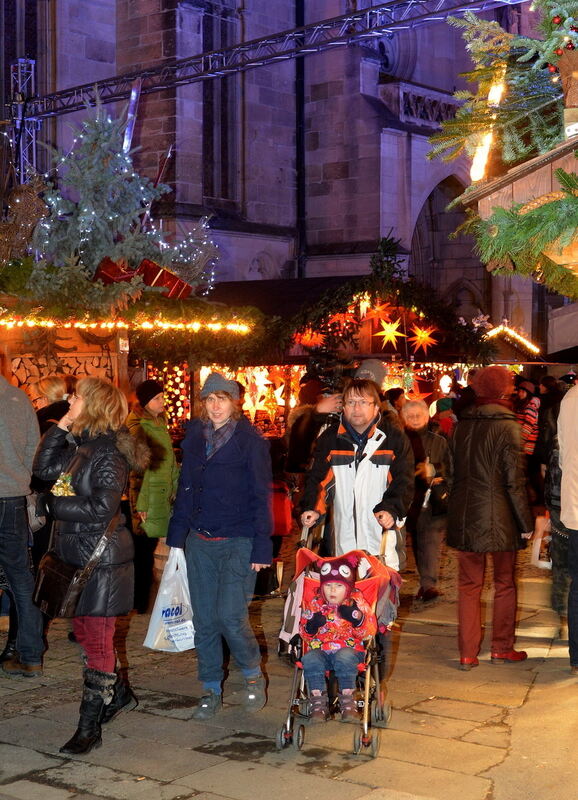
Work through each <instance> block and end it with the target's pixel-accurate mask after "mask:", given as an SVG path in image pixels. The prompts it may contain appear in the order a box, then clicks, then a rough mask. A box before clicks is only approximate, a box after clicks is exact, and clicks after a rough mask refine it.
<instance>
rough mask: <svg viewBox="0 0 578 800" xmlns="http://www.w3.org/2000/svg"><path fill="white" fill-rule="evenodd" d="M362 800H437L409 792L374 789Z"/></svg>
mask: <svg viewBox="0 0 578 800" xmlns="http://www.w3.org/2000/svg"><path fill="white" fill-rule="evenodd" d="M360 800H435V798H433V797H432V796H431V795H428V796H427V797H425V795H423V794H420V795H419V796H418V795H417V794H409V793H408V792H397V791H395V790H394V789H374V790H373V791H372V792H370V793H369V794H366V795H364V796H363V797H361V798H360Z"/></svg>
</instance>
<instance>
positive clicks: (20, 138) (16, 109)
mask: <svg viewBox="0 0 578 800" xmlns="http://www.w3.org/2000/svg"><path fill="white" fill-rule="evenodd" d="M35 66H36V62H35V61H33V60H32V59H30V58H19V59H17V60H16V61H15V62H14V63H13V64H11V65H10V78H11V90H12V101H11V102H12V120H13V124H12V136H11V139H12V149H13V152H14V160H15V168H16V173H17V175H18V178H19V180H20V182H22V183H23V182H24V181H25V180H26V176H27V175H28V173H29V171H33V172H35V171H36V133H37V131H38V128H39V126H40V122H39V121H38V120H37V119H36V118H35V117H34V116H33V115H32V114H30V109H29V104H30V103H31V102H32V98H33V97H34V95H35V94H36V85H35V83H36V78H35Z"/></svg>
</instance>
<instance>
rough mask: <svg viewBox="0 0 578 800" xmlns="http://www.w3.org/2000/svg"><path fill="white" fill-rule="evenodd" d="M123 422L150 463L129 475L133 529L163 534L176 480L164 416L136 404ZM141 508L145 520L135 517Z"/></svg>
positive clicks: (155, 535) (167, 522)
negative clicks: (141, 472)
mask: <svg viewBox="0 0 578 800" xmlns="http://www.w3.org/2000/svg"><path fill="white" fill-rule="evenodd" d="M126 425H127V428H128V429H129V431H130V433H131V434H132V435H133V436H134V437H135V438H137V439H141V440H144V441H145V442H146V444H147V445H148V446H149V448H150V451H151V463H150V466H149V468H148V469H147V470H146V472H145V473H144V475H138V474H136V473H131V475H130V505H131V511H132V522H133V532H134V533H137V534H138V533H145V534H146V535H147V536H150V537H153V538H159V537H161V536H166V535H167V528H168V524H169V520H170V518H171V510H172V505H173V500H174V498H175V495H176V492H177V484H178V479H179V468H178V466H177V462H176V459H175V454H174V451H173V445H172V441H171V437H170V435H169V431H168V428H167V423H166V420H165V418H164V417H163V416H160V417H153V415H152V414H150V413H149V412H148V411H147V410H146V409H142V408H141V407H140V406H136V408H135V409H134V410H133V411H131V413H130V414H129V415H128V417H127V420H126ZM142 511H145V512H146V513H147V518H146V520H145V521H144V522H143V521H141V519H140V517H139V516H138V512H142Z"/></svg>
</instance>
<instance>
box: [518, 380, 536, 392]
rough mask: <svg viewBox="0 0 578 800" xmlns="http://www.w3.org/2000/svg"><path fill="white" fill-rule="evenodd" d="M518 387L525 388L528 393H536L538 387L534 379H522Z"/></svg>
mask: <svg viewBox="0 0 578 800" xmlns="http://www.w3.org/2000/svg"><path fill="white" fill-rule="evenodd" d="M518 389H524V391H526V392H528V394H532V395H534V394H536V387H535V386H534V384H533V383H532V381H522V382H521V383H519V384H518Z"/></svg>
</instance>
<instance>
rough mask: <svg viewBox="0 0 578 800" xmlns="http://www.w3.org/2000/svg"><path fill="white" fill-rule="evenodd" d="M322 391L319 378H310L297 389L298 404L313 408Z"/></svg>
mask: <svg viewBox="0 0 578 800" xmlns="http://www.w3.org/2000/svg"><path fill="white" fill-rule="evenodd" d="M322 391H323V384H322V383H321V381H320V380H319V378H310V379H309V380H307V381H305V382H304V383H302V384H301V386H300V388H299V402H300V404H301V405H303V406H314V405H315V404H316V403H317V400H318V399H319V395H320V394H321V392H322Z"/></svg>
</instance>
